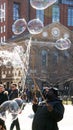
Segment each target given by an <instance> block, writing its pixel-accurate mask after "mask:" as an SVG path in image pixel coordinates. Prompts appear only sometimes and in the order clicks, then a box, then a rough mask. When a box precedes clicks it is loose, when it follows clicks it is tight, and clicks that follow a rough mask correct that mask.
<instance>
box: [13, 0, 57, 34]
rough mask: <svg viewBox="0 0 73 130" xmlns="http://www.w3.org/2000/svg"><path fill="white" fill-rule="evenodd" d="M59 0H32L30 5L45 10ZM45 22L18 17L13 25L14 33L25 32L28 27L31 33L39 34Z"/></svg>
mask: <svg viewBox="0 0 73 130" xmlns="http://www.w3.org/2000/svg"><path fill="white" fill-rule="evenodd" d="M56 1H57V0H30V5H31V6H32V7H33V8H35V9H38V10H43V9H46V8H48V7H49V6H51V5H52V4H54V3H55V2H56ZM43 27H44V25H43V22H42V21H41V20H39V19H32V20H30V21H29V22H28V23H27V22H26V20H25V19H18V20H16V21H15V22H14V24H13V26H12V31H13V33H14V34H16V35H19V34H21V33H23V32H24V31H25V30H26V28H27V29H28V31H29V32H30V34H39V33H41V32H42V30H43Z"/></svg>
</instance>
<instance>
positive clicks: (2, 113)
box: [0, 98, 25, 121]
mask: <svg viewBox="0 0 73 130" xmlns="http://www.w3.org/2000/svg"><path fill="white" fill-rule="evenodd" d="M24 106H25V105H24V104H23V100H22V99H20V98H16V99H14V100H9V101H5V102H4V103H2V104H1V105H0V118H1V119H2V120H4V121H6V120H7V119H10V120H11V121H13V120H15V119H16V118H17V116H18V114H19V113H20V112H21V111H22V110H23V107H24Z"/></svg>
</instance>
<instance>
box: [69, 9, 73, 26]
mask: <svg viewBox="0 0 73 130" xmlns="http://www.w3.org/2000/svg"><path fill="white" fill-rule="evenodd" d="M68 26H73V7H68Z"/></svg>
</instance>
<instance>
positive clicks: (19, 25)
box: [12, 19, 27, 35]
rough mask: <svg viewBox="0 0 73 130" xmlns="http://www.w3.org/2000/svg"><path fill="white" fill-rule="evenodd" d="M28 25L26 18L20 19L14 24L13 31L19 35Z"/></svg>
mask: <svg viewBox="0 0 73 130" xmlns="http://www.w3.org/2000/svg"><path fill="white" fill-rule="evenodd" d="M26 27H27V24H26V20H25V19H18V20H16V21H15V22H14V24H13V25H12V31H13V33H14V34H16V35H19V34H21V33H23V32H24V31H25V29H26Z"/></svg>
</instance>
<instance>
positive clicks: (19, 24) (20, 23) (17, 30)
mask: <svg viewBox="0 0 73 130" xmlns="http://www.w3.org/2000/svg"><path fill="white" fill-rule="evenodd" d="M43 27H44V25H43V22H42V21H41V20H39V19H32V20H30V21H29V22H28V23H27V22H26V20H25V19H18V20H16V21H15V22H14V24H13V26H12V31H13V33H14V34H16V35H19V34H21V33H23V32H24V31H25V30H26V28H27V29H28V31H29V32H30V34H39V33H41V32H42V30H43Z"/></svg>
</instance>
